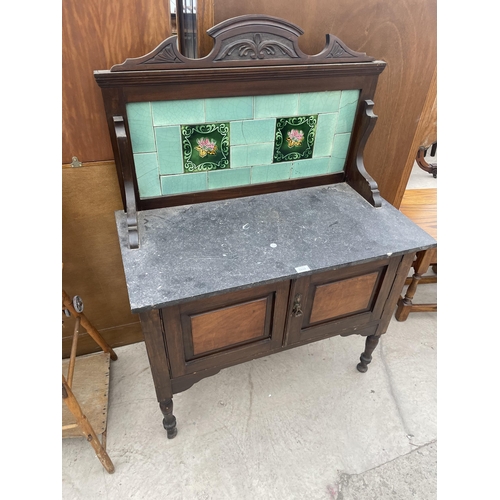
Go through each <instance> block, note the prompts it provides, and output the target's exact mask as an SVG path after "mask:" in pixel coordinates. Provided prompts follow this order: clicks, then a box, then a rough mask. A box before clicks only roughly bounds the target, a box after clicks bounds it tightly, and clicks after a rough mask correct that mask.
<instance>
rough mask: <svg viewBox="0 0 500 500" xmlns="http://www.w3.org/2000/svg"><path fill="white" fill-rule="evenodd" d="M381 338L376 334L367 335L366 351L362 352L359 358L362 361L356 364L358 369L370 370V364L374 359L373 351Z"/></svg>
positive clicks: (362, 371)
mask: <svg viewBox="0 0 500 500" xmlns="http://www.w3.org/2000/svg"><path fill="white" fill-rule="evenodd" d="M379 340H380V337H379V336H375V335H370V336H369V337H366V343H365V351H364V352H363V353H362V354H361V357H360V358H359V360H360V363H358V365H357V366H356V368H357V369H358V371H360V372H361V373H365V372H366V371H368V365H369V364H370V363H371V361H372V353H373V351H374V350H375V347H377V345H378V341H379Z"/></svg>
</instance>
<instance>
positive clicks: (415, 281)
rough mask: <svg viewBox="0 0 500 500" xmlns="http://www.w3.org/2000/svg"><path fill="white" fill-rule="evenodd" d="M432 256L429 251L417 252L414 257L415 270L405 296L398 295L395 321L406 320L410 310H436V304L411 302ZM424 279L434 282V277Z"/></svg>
mask: <svg viewBox="0 0 500 500" xmlns="http://www.w3.org/2000/svg"><path fill="white" fill-rule="evenodd" d="M433 257H434V254H433V252H429V251H424V252H418V253H417V257H416V259H415V262H414V263H413V269H414V270H415V273H414V274H413V276H412V278H411V282H410V285H409V286H408V289H407V290H406V294H405V296H404V297H400V298H399V300H398V306H397V309H396V314H395V317H396V320H397V321H406V320H407V319H408V315H409V314H410V312H412V311H414V312H418V311H420V312H423V311H437V305H435V304H418V305H414V304H413V302H412V299H413V297H414V295H415V292H416V290H417V286H418V285H419V284H420V281H421V280H422V275H423V274H424V273H425V272H426V271H427V270H428V269H429V267H430V265H431V263H432V260H433ZM424 280H425V281H426V282H429V283H431V282H435V278H434V277H432V278H431V279H428V280H426V279H425V278H424Z"/></svg>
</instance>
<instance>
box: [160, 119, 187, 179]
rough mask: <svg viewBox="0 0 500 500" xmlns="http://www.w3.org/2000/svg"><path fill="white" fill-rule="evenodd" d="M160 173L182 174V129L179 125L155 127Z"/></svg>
mask: <svg viewBox="0 0 500 500" xmlns="http://www.w3.org/2000/svg"><path fill="white" fill-rule="evenodd" d="M155 132H156V144H157V146H158V164H159V166H160V174H182V173H183V172H184V166H183V161H182V145H181V129H180V127H179V126H173V127H155Z"/></svg>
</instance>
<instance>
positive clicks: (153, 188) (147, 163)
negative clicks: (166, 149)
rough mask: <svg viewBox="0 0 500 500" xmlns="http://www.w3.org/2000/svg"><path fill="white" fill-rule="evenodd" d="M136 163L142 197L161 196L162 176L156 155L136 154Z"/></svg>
mask: <svg viewBox="0 0 500 500" xmlns="http://www.w3.org/2000/svg"><path fill="white" fill-rule="evenodd" d="M134 163H135V171H136V174H137V184H138V187H139V195H140V197H141V198H151V197H152V196H160V195H161V190H160V176H159V173H158V162H157V159H156V153H139V154H134Z"/></svg>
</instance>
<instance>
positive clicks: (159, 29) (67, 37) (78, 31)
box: [62, 0, 171, 163]
mask: <svg viewBox="0 0 500 500" xmlns="http://www.w3.org/2000/svg"><path fill="white" fill-rule="evenodd" d="M62 21H63V23H62V63H63V65H62V77H63V85H62V89H63V91H62V100H63V106H62V109H63V112H62V123H63V126H62V130H63V148H62V163H70V162H71V157H72V156H74V155H76V156H77V157H78V158H79V159H80V161H82V162H90V161H101V160H111V159H112V158H113V152H112V150H111V144H110V141H109V134H108V128H107V124H106V119H105V113H104V107H103V103H102V97H101V92H100V90H99V87H98V86H97V84H96V83H95V80H94V77H93V71H94V70H97V69H109V68H110V67H111V66H112V65H113V64H117V63H121V62H123V61H124V60H125V59H126V58H127V57H138V56H141V55H144V54H146V53H147V52H149V51H151V50H152V49H154V48H155V47H156V46H157V45H158V44H159V43H160V42H161V41H162V40H164V39H165V38H167V37H168V36H169V35H170V33H171V32H170V3H169V2H168V1H162V2H157V1H155V0H120V1H119V2H107V1H103V0H85V2H81V1H78V0H65V1H64V2H63V3H62Z"/></svg>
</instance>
